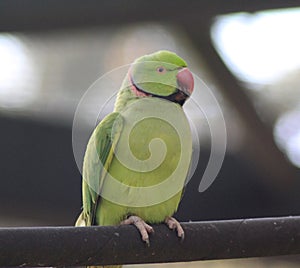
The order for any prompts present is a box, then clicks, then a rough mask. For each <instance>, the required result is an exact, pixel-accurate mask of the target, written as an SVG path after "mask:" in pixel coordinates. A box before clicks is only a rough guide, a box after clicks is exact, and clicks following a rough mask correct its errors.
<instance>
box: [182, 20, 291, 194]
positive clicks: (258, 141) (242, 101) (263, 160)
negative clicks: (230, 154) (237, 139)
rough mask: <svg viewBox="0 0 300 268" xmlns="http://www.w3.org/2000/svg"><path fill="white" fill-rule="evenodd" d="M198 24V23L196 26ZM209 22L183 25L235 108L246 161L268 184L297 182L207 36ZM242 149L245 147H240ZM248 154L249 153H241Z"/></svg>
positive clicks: (281, 185)
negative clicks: (243, 133) (243, 136)
mask: <svg viewBox="0 0 300 268" xmlns="http://www.w3.org/2000/svg"><path fill="white" fill-rule="evenodd" d="M195 25H197V26H195ZM210 27H211V23H209V21H208V22H207V23H206V24H204V23H203V24H201V25H199V24H198V23H197V19H195V20H194V21H189V23H186V24H185V26H184V28H185V31H186V32H187V34H188V36H189V38H190V39H191V41H192V44H193V45H194V46H195V47H196V48H197V49H198V53H199V54H200V55H201V59H202V60H203V61H204V63H205V67H206V68H207V69H208V70H209V71H210V72H211V73H212V74H213V77H214V79H215V81H216V83H217V86H218V89H220V90H221V91H222V93H223V94H224V95H225V96H226V99H227V100H228V101H229V103H231V104H232V105H233V107H234V108H235V109H236V110H237V111H238V113H239V115H240V117H241V119H242V121H243V123H244V126H245V129H246V132H247V141H246V144H247V145H248V146H247V145H246V146H245V149H246V150H247V152H248V153H249V155H250V159H249V157H248V161H251V162H252V164H253V165H256V167H257V168H258V169H259V170H260V172H261V174H262V175H264V178H266V179H267V180H266V183H268V185H269V186H274V187H276V188H277V189H278V188H279V189H281V190H283V191H284V190H286V189H287V188H290V187H293V185H294V183H296V177H297V176H296V174H297V173H296V168H295V167H294V166H292V165H291V164H290V162H289V161H288V160H287V159H286V158H285V156H284V154H283V153H282V152H281V151H280V150H279V149H278V147H277V146H276V144H275V142H274V138H273V131H272V128H271V127H269V126H268V125H267V124H265V123H263V122H262V121H261V119H260V118H259V116H258V115H257V113H256V111H255V108H254V105H253V103H252V102H251V101H250V99H249V98H248V97H247V95H246V93H245V92H246V89H245V88H243V84H242V83H241V82H239V81H238V80H237V79H236V78H235V77H234V75H233V74H232V73H231V72H230V71H229V70H228V68H227V67H226V65H225V64H224V62H223V61H222V59H221V58H220V56H219V54H218V53H217V52H216V50H215V48H214V46H213V44H212V39H211V36H210ZM243 149H244V147H243ZM244 155H248V154H244Z"/></svg>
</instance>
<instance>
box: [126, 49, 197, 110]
mask: <svg viewBox="0 0 300 268" xmlns="http://www.w3.org/2000/svg"><path fill="white" fill-rule="evenodd" d="M128 80H129V84H130V88H131V90H132V92H133V93H134V94H135V95H136V96H138V97H157V98H162V99H166V100H169V101H172V102H175V103H178V104H180V105H183V104H184V102H185V101H186V100H187V98H188V97H189V96H190V95H191V94H192V92H193V88H194V78H193V75H192V73H191V72H190V71H189V69H188V68H187V64H186V62H185V61H184V60H183V59H182V58H180V57H179V56H177V55H176V54H175V53H173V52H170V51H165V50H164V51H158V52H155V53H153V54H150V55H145V56H142V57H140V58H138V59H136V60H135V61H134V63H133V64H132V65H131V67H130V69H129V72H128Z"/></svg>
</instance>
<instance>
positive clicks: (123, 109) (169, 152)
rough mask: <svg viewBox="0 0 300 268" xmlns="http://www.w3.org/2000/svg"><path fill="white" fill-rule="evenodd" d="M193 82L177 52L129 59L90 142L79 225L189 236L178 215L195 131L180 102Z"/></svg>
mask: <svg viewBox="0 0 300 268" xmlns="http://www.w3.org/2000/svg"><path fill="white" fill-rule="evenodd" d="M193 88H194V79H193V75H192V73H191V72H190V71H189V69H188V68H187V64H186V62H185V61H184V60H183V59H182V58H180V57H179V56H177V55H176V54H175V53H173V52H170V51H165V50H164V51H158V52H155V53H153V54H149V55H145V56H142V57H140V58H138V59H136V60H135V61H134V62H133V64H131V66H130V67H129V70H128V73H127V75H126V77H125V79H124V81H123V83H122V86H121V89H120V90H119V92H118V96H117V100H116V102H115V106H114V111H113V112H112V113H111V114H109V115H107V116H106V117H105V118H104V119H103V120H102V121H101V122H100V123H99V124H98V125H97V127H96V128H95V130H94V131H93V133H92V135H91V137H90V140H89V142H88V145H87V148H86V152H85V156H84V161H83V173H82V176H83V180H82V198H83V211H82V213H81V214H80V216H79V218H78V219H77V222H76V226H91V225H119V224H132V225H134V226H136V228H137V229H138V230H139V232H140V234H141V237H142V240H143V241H144V242H145V243H147V244H148V245H149V235H150V234H151V233H153V232H154V230H153V228H152V227H151V225H150V224H153V223H161V222H164V223H166V224H167V226H168V227H169V228H170V229H174V230H176V232H177V235H178V237H180V238H181V239H183V238H184V230H183V229H182V227H181V225H180V223H179V222H178V221H177V220H176V219H175V218H173V217H172V215H173V214H174V212H175V211H176V210H177V208H178V205H179V202H180V200H181V196H182V191H183V188H184V184H185V180H186V178H187V176H188V172H189V168H190V163H191V157H192V135H191V130H190V126H189V123H188V120H187V118H186V116H185V113H184V111H183V109H182V106H183V104H184V103H185V101H186V100H187V99H188V98H189V96H190V95H191V94H192V92H193ZM107 267H108V266H107ZM109 267H115V268H117V267H121V266H109Z"/></svg>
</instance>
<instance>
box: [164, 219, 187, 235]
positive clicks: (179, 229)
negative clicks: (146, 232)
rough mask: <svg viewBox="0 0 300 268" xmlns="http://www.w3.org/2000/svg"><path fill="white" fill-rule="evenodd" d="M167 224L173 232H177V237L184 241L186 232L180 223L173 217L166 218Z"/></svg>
mask: <svg viewBox="0 0 300 268" xmlns="http://www.w3.org/2000/svg"><path fill="white" fill-rule="evenodd" d="M165 223H166V224H167V226H168V227H169V228H170V229H171V230H176V231H177V236H178V237H180V238H181V240H183V239H184V231H183V229H182V227H181V225H180V223H179V222H178V221H177V220H176V219H175V218H173V217H166V219H165Z"/></svg>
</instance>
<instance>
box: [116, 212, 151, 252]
mask: <svg viewBox="0 0 300 268" xmlns="http://www.w3.org/2000/svg"><path fill="white" fill-rule="evenodd" d="M121 224H122V225H124V224H127V225H129V224H133V225H134V226H135V227H136V228H137V229H138V230H139V232H140V234H141V236H142V240H143V241H144V242H145V243H146V244H147V246H148V247H149V246H150V240H149V234H150V233H154V229H153V228H152V226H150V225H149V224H147V223H146V222H145V221H143V220H142V219H141V218H140V217H138V216H130V217H128V218H127V219H126V220H124V221H122V222H121Z"/></svg>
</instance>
